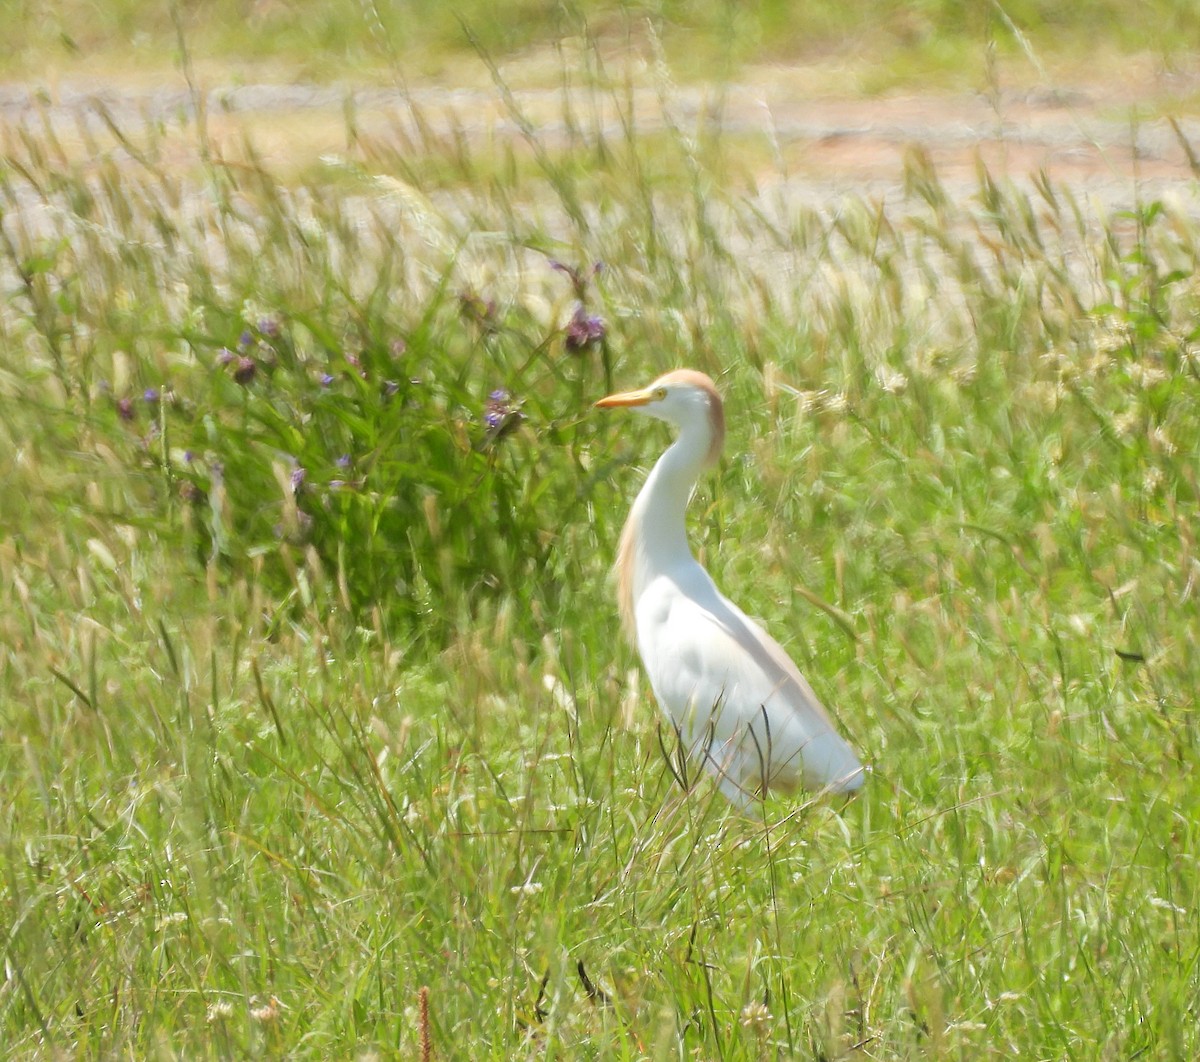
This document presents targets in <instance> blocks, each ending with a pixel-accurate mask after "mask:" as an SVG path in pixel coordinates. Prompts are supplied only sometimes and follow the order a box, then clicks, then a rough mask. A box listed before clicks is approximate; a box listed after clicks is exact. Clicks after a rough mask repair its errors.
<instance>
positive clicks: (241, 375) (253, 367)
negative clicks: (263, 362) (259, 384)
mask: <svg viewBox="0 0 1200 1062" xmlns="http://www.w3.org/2000/svg"><path fill="white" fill-rule="evenodd" d="M257 372H258V363H257V362H256V361H255V360H254V359H253V358H251V357H249V356H248V355H245V354H243V355H242V356H241V357H240V358H238V360H237V364H236V365H235V366H234V368H233V378H234V379H235V380H236V381H237V382H238V383H240V384H241V385H242V386H243V387H245V386H246V385H247V384H249V383H250V381H251V380H253V379H254V377H255V375H256V374H257Z"/></svg>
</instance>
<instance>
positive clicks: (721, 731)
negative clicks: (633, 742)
mask: <svg viewBox="0 0 1200 1062" xmlns="http://www.w3.org/2000/svg"><path fill="white" fill-rule="evenodd" d="M596 405H597V406H598V407H600V408H603V409H614V408H627V409H632V410H634V411H635V412H637V413H644V414H648V415H649V416H651V417H655V418H657V419H658V420H665V421H666V422H667V423H668V424H671V425H673V426H674V427H675V428H676V429H677V430H678V435H677V437H676V439H675V441H674V442H673V443H672V444H671V446H670V447H668V448H667V450H666V452H665V453H664V454H663V455H662V457H660V458H659V459H658V462H657V463H656V464H655V466H654V468H653V469H652V470H651V472H650V475H649V476H648V477H647V479H646V482H645V484H644V485H643V487H642V489H641V491H640V492H639V493H638V496H637V500H636V501H635V502H634V503H633V508H632V509H631V510H630V512H629V519H628V520H626V522H625V528H624V530H623V531H622V532H621V542H620V546H619V548H618V552H617V562H616V574H617V597H618V604H619V606H620V612H621V620H622V623H623V625H624V626H625V628H626V631H627V632H628V633H629V634H631V635H632V637H633V638H634V640H635V641H636V643H637V647H638V652H639V653H640V654H641V658H642V664H643V665H644V667H645V669H646V673H647V674H648V676H649V678H650V685H651V687H652V688H653V689H654V696H655V697H656V698H657V700H658V703H659V706H660V707H661V708H662V710H663V713H664V714H665V715H666V716H667V718H668V720H669V721H670V723H671V724H672V726H673V727H674V728H675V729H676V731H677V733H678V734H679V736H680V738H681V740H682V743H683V747H684V748H685V749H686V750H687V752H688V754H689V755H690V756H692V757H694V758H696V759H702V761H703V763H704V765H705V767H706V768H707V769H708V771H709V772H710V773H711V774H712V775H713V777H714V778H715V779H716V782H717V784H718V786H719V787H720V789H721V791H722V792H723V793H724V794H725V795H726V796H727V797H728V798H729V799H730V800H731V801H732V802H733V803H734V804H737V805H738V806H740V807H747V806H748V805H750V804H751V802H752V801H754V800H755V799H758V798H760V797H762V796H765V793H766V791H767V790H768V789H774V788H778V789H785V790H790V789H795V788H799V787H803V788H805V789H810V790H820V791H825V792H839V793H848V792H852V791H854V790H856V789H859V788H860V787H861V786H862V784H863V781H864V772H863V766H862V764H861V763H860V762H859V760H858V757H857V756H856V755H855V754H854V752H853V750H852V749H851V748H850V746H849V745H848V744H847V743H846V742H845V740H844V739H843V738H842V737H841V735H840V734H839V733H838V732H837V729H836V728H835V727H834V724H833V722H832V720H830V718H829V716H828V715H827V714H826V712H825V709H824V708H822V707H821V703H820V701H818V700H817V696H816V694H815V693H814V692H813V690H812V687H811V686H809V684H808V683H807V682H806V681H805V679H804V676H803V675H801V674H800V672H799V671H798V670H797V668H796V665H795V664H793V663H792V661H791V659H790V658H789V657H788V655H787V653H786V652H785V651H784V649H783V647H782V646H781V645H780V644H779V643H778V642H777V641H775V639H774V638H772V637H771V636H770V635H769V634H767V633H766V631H764V630H763V629H762V628H761V627H759V626H758V624H756V623H755V622H754V621H753V620H751V619H750V618H749V617H748V616H747V615H746V614H745V613H744V612H742V610H741V609H739V608H738V607H737V605H735V604H734V603H733V602H732V601H730V600H729V599H728V598H726V597H725V596H724V595H723V594H722V593H721V592H720V591H719V590H718V589H717V587H716V585H715V584H714V583H713V581H712V579H711V578H710V577H709V574H708V572H706V571H705V570H704V569H703V568H702V567H701V566H700V564H699V563H698V562H697V561H696V559H695V558H694V557H693V556H692V551H691V549H690V548H689V547H688V542H687V529H686V526H685V520H684V511H685V510H686V508H687V503H688V500H689V498H690V497H691V494H692V491H693V489H694V488H695V485H696V480H697V479H698V478H699V476H700V473H701V472H702V471H703V470H704V469H705V468H707V467H709V466H710V465H713V464H715V463H716V461H717V459H718V458H719V457H720V454H721V448H722V446H723V444H724V441H725V412H724V405H723V403H722V401H721V396H720V395H719V394H718V393H717V389H716V388H715V387H714V386H713V382H712V380H710V379H709V378H708V377H707V376H705V375H704V374H703V373H699V372H695V371H692V370H690V369H680V370H678V371H676V372H669V373H667V374H666V375H665V376H660V377H659V378H658V379H657V380H655V381H654V382H653V383H652V384H651V385H650V386H649V387H646V388H644V389H642V390H640V391H627V392H624V393H622V394H614V395H609V396H608V397H607V398H602V399H601V400H600V401H599V402H597V403H596Z"/></svg>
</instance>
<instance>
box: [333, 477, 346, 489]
mask: <svg viewBox="0 0 1200 1062" xmlns="http://www.w3.org/2000/svg"><path fill="white" fill-rule="evenodd" d="M345 486H346V481H345V480H344V479H331V480H330V481H329V489H330V490H343V489H345Z"/></svg>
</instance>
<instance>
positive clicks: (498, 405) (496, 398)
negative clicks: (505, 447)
mask: <svg viewBox="0 0 1200 1062" xmlns="http://www.w3.org/2000/svg"><path fill="white" fill-rule="evenodd" d="M508 400H509V394H508V392H507V391H506V390H504V388H502V387H499V388H497V389H496V390H495V391H493V392H492V393H491V394H490V395H488V401H487V408H486V409H485V410H484V413H483V422H484V423H485V424H486V425H487V426H488V427H489V428H491V429H492V431H495V430H496V429H497V428H499V427H500V425H501V424H503V423H504V418H505V417H507V416H508V415H509V413H511V412H512V409H511V407H510V406H509V404H508Z"/></svg>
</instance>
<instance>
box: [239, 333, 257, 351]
mask: <svg viewBox="0 0 1200 1062" xmlns="http://www.w3.org/2000/svg"><path fill="white" fill-rule="evenodd" d="M253 343H254V336H252V335H251V334H250V329H248V328H247V329H246V330H245V331H244V332H243V333H242V334H241V335H240V336H238V350H249V349H250V347H251V346H252V345H253Z"/></svg>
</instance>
